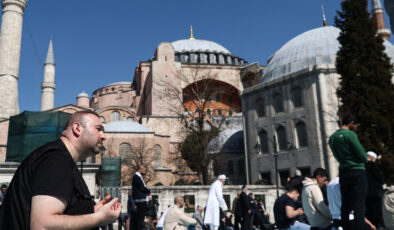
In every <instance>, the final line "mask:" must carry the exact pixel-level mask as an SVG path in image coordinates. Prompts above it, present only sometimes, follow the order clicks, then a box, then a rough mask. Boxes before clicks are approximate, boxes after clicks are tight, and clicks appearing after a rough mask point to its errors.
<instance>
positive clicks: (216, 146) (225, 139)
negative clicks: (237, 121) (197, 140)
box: [208, 129, 244, 153]
mask: <svg viewBox="0 0 394 230" xmlns="http://www.w3.org/2000/svg"><path fill="white" fill-rule="evenodd" d="M219 152H225V153H242V152H244V139H243V130H239V129H225V130H223V131H222V132H220V133H219V135H218V136H217V137H216V138H214V139H213V140H211V141H210V142H209V144H208V153H219Z"/></svg>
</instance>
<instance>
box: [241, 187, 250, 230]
mask: <svg viewBox="0 0 394 230" xmlns="http://www.w3.org/2000/svg"><path fill="white" fill-rule="evenodd" d="M247 191H248V187H246V185H243V186H242V192H241V195H239V203H240V205H241V213H242V224H241V225H242V227H241V229H242V230H249V229H250V228H251V227H252V218H251V217H252V216H251V215H252V210H251V207H250V203H249V196H248V195H247V194H246V192H247Z"/></svg>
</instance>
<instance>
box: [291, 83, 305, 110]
mask: <svg viewBox="0 0 394 230" xmlns="http://www.w3.org/2000/svg"><path fill="white" fill-rule="evenodd" d="M301 92H302V91H301V88H300V87H294V88H293V89H291V100H292V103H293V106H294V108H297V107H302V94H301Z"/></svg>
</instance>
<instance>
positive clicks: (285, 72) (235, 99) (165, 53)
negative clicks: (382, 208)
mask: <svg viewBox="0 0 394 230" xmlns="http://www.w3.org/2000/svg"><path fill="white" fill-rule="evenodd" d="M2 6H3V20H2V27H1V37H0V81H1V82H2V84H1V85H0V120H1V121H0V162H4V161H5V156H6V151H7V146H6V145H7V134H8V123H9V117H10V116H12V115H16V114H18V113H19V108H18V95H17V92H18V90H17V84H18V78H19V77H18V70H19V55H20V54H19V53H20V49H21V47H20V43H21V42H20V37H21V27H22V20H23V11H24V9H25V7H26V0H3V1H2ZM8 8H12V9H13V11H9V10H7V9H8ZM15 11H18V12H19V13H18V14H15V13H14V12H15ZM372 13H373V16H374V18H375V21H376V22H377V23H378V29H379V30H378V31H379V35H381V36H382V37H384V38H386V40H385V43H384V44H385V46H386V53H387V54H388V56H389V57H391V60H393V58H394V46H393V45H392V44H391V43H390V42H389V41H388V37H389V36H390V31H388V30H387V29H386V28H385V26H384V20H383V9H382V7H381V4H380V0H373V12H372ZM7 24H13V25H16V26H12V27H10V26H7ZM300 32H301V31H300ZM338 35H339V29H337V28H335V27H333V26H327V25H326V23H325V25H323V26H322V27H319V28H316V29H313V30H310V31H306V32H305V33H302V34H301V35H299V36H297V37H295V38H293V39H291V40H290V41H289V42H288V43H286V44H285V45H284V46H283V47H282V48H280V49H279V50H278V51H277V52H275V53H274V54H273V55H272V56H271V57H270V59H269V61H268V63H267V66H266V67H263V66H261V65H260V64H259V63H257V62H253V63H251V64H250V63H248V62H247V61H246V60H245V59H244V58H242V57H238V56H236V55H235V54H232V53H231V52H230V51H229V50H228V49H226V48H225V47H223V46H221V45H220V44H218V43H216V42H214V41H208V40H201V39H197V38H195V37H194V35H193V31H192V29H191V31H190V37H189V38H187V39H181V40H178V41H174V42H162V43H160V44H159V45H158V47H157V48H156V51H155V53H154V56H153V58H151V59H150V60H148V61H141V62H140V63H139V65H138V66H137V67H136V68H135V71H134V76H132V78H131V79H132V81H125V82H115V83H111V84H108V85H106V86H103V87H102V88H99V89H96V90H95V91H94V92H93V93H92V95H88V94H86V93H84V92H82V93H80V94H79V95H78V96H77V98H76V104H75V105H71V104H69V105H64V106H60V107H57V108H54V106H53V105H54V98H55V88H56V84H55V67H56V65H55V58H54V51H53V44H52V40H51V41H50V44H49V48H48V53H47V57H46V61H45V66H44V79H43V82H42V84H41V87H42V103H41V109H42V111H64V112H68V113H73V112H76V111H80V110H92V111H95V112H96V113H97V114H98V115H99V116H100V118H101V120H102V122H103V123H104V124H105V133H106V137H107V139H106V141H105V142H106V143H105V146H106V148H107V150H106V151H105V152H104V153H103V155H97V156H95V157H92V158H91V159H89V160H88V162H91V163H97V164H100V163H101V158H102V157H114V156H120V157H121V158H122V159H123V158H127V157H128V156H129V155H130V154H131V153H132V152H133V151H134V150H135V149H138V148H140V147H141V146H140V145H141V143H142V144H144V145H146V146H147V148H148V149H150V150H151V151H148V152H147V153H149V154H150V155H151V157H152V159H154V160H153V162H152V164H153V169H154V173H155V177H154V178H153V179H152V180H151V181H149V182H148V184H150V185H154V184H156V183H159V182H160V183H161V184H163V185H172V184H175V183H176V181H178V180H179V179H181V178H183V179H185V180H188V181H193V180H195V179H196V178H197V177H196V174H195V173H194V172H192V171H191V170H190V169H188V168H187V167H180V165H179V164H178V163H179V162H177V161H176V160H174V159H177V156H179V145H180V144H181V143H182V142H183V140H184V138H185V130H184V124H182V122H181V118H180V116H179V113H180V110H179V109H178V108H181V109H183V110H184V111H182V112H196V108H195V107H194V105H193V103H191V101H193V100H194V99H193V98H190V97H187V96H185V95H181V96H182V100H176V99H174V97H171V96H169V94H168V92H167V90H169V89H168V88H167V86H168V85H170V86H171V87H173V88H174V89H177V90H178V91H179V92H181V93H183V94H184V92H187V91H188V90H191V87H193V85H199V84H201V82H202V81H205V80H206V79H207V76H208V78H209V79H210V80H214V82H215V88H216V89H218V90H217V92H214V93H213V94H214V96H213V97H212V100H211V101H210V103H208V107H207V108H206V109H207V113H208V110H209V114H212V116H213V117H220V116H225V117H228V118H229V121H234V124H231V122H230V123H229V124H227V126H226V127H225V130H223V132H222V133H221V134H220V136H219V138H217V141H218V142H219V148H218V150H215V151H214V152H215V153H222V154H226V153H227V152H228V154H230V155H231V157H229V158H228V162H226V163H224V164H223V165H221V166H218V168H220V167H221V169H220V170H222V171H221V172H225V173H227V174H233V175H234V178H235V174H239V175H242V176H241V177H240V178H238V179H237V182H234V183H238V184H242V183H245V182H246V183H256V182H258V181H264V182H265V183H270V184H272V183H275V180H276V177H275V171H274V170H275V169H274V158H273V155H272V154H268V153H272V152H275V150H278V152H279V162H280V163H279V165H278V170H279V173H280V175H279V179H281V180H283V178H286V177H288V176H292V175H294V173H295V170H296V169H300V170H301V171H302V173H303V174H305V175H309V174H310V173H311V172H312V171H313V170H314V169H315V168H317V167H323V168H327V169H329V172H330V175H336V173H337V171H336V167H337V165H336V162H335V160H334V159H333V157H332V153H330V151H329V149H328V148H327V144H326V142H327V138H328V136H329V134H330V133H332V132H333V130H335V129H336V128H337V124H336V122H335V120H332V118H330V117H328V116H329V113H328V112H327V111H330V112H333V111H334V110H335V109H336V108H337V105H336V104H335V103H334V102H335V101H336V100H335V97H336V96H335V88H336V84H337V82H338V81H337V80H338V76H339V75H338V74H337V73H336V71H335V57H336V52H337V50H338V48H339V43H338V41H337V39H336V38H337V37H338ZM15 38H17V39H15ZM179 79H182V80H181V81H180V80H179ZM21 80H23V79H21ZM162 82H167V83H168V85H163V84H162ZM220 89H223V90H220ZM224 91H225V92H226V93H222V92H224ZM178 99H179V98H178ZM330 106H331V107H330ZM332 106H333V107H332ZM334 113H335V112H334ZM238 118H240V119H238ZM242 119H243V120H242ZM237 124H238V125H237ZM243 130H244V131H243ZM273 137H275V138H274V139H276V140H277V144H276V143H275V146H274V142H273V141H272V139H273ZM228 140H231V141H230V142H231V143H229V142H228ZM224 146H229V147H228V148H224ZM274 148H275V150H274ZM223 149H225V151H224V152H223ZM245 156H246V157H245ZM245 159H246V160H245ZM183 165H184V164H183ZM245 169H247V170H246V171H245ZM123 172H125V173H124V175H122V180H123V181H122V184H127V181H129V180H130V176H131V174H130V173H128V169H127V166H126V165H123V166H122V174H123ZM244 174H245V175H244ZM230 178H231V176H230Z"/></svg>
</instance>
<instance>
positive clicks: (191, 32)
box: [189, 26, 195, 40]
mask: <svg viewBox="0 0 394 230" xmlns="http://www.w3.org/2000/svg"><path fill="white" fill-rule="evenodd" d="M189 40H195V38H194V36H193V26H190V38H189Z"/></svg>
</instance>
